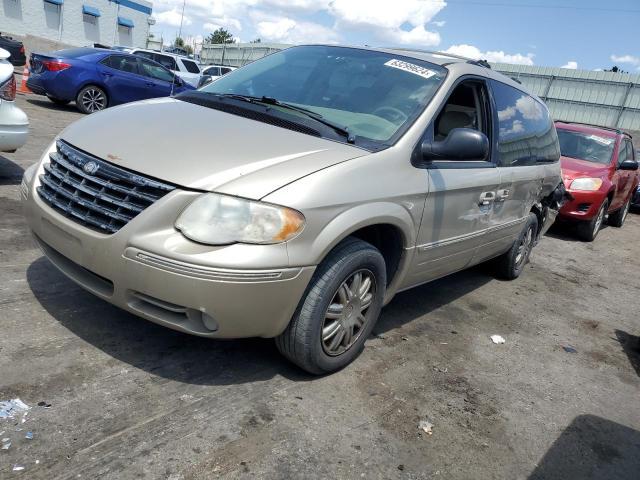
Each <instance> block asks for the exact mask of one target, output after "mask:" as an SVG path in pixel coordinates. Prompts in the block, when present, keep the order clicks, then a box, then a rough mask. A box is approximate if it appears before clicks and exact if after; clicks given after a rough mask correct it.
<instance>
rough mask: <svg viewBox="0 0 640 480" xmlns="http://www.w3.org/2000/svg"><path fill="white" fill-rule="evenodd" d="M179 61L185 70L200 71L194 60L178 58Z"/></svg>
mask: <svg viewBox="0 0 640 480" xmlns="http://www.w3.org/2000/svg"><path fill="white" fill-rule="evenodd" d="M180 61H181V62H182V64H183V65H184V68H186V69H187V72H189V73H200V69H199V68H198V65H196V63H195V62H192V61H190V60H180Z"/></svg>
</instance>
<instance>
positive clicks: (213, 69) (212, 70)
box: [205, 67, 220, 77]
mask: <svg viewBox="0 0 640 480" xmlns="http://www.w3.org/2000/svg"><path fill="white" fill-rule="evenodd" d="M205 73H206V74H207V75H211V76H214V77H219V76H220V68H219V67H209V68H207V69H206V70H205Z"/></svg>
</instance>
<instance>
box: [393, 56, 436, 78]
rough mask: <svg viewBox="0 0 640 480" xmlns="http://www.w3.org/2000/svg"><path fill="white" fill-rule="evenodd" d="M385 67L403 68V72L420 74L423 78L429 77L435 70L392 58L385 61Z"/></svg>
mask: <svg viewBox="0 0 640 480" xmlns="http://www.w3.org/2000/svg"><path fill="white" fill-rule="evenodd" d="M385 65H386V66H387V67H393V68H397V69H398V70H403V71H405V72H409V73H413V74H415V75H420V76H421V77H423V78H431V77H433V76H434V75H435V74H436V72H434V71H433V70H429V69H428V68H425V67H421V66H420V65H415V64H413V63H409V62H403V61H402V60H398V59H396V58H394V59H393V60H389V61H388V62H387V63H385Z"/></svg>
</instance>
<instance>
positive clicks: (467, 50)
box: [445, 44, 535, 65]
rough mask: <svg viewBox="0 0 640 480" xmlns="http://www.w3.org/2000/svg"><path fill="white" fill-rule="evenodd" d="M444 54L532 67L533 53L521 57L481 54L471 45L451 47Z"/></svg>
mask: <svg viewBox="0 0 640 480" xmlns="http://www.w3.org/2000/svg"><path fill="white" fill-rule="evenodd" d="M445 53H452V54H454V55H462V56H463V57H468V58H473V59H475V60H488V61H489V62H499V63H516V64H519V65H533V57H534V56H535V55H534V54H533V53H527V54H526V55H523V54H521V53H505V52H503V51H502V50H500V51H487V52H482V51H481V50H480V49H479V48H478V47H474V46H473V45H466V44H461V45H453V46H451V47H449V48H448V49H446V50H445Z"/></svg>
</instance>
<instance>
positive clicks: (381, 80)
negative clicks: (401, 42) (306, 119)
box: [200, 46, 446, 143]
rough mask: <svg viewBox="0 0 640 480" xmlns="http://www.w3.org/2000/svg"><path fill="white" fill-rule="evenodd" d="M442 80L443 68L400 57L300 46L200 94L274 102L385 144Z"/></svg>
mask: <svg viewBox="0 0 640 480" xmlns="http://www.w3.org/2000/svg"><path fill="white" fill-rule="evenodd" d="M445 76H446V70H445V69H444V68H443V67H440V66H438V65H434V64H432V63H429V62H424V61H420V60H416V59H413V58H407V57H403V56H401V55H392V54H388V53H382V52H375V51H369V50H361V49H355V48H345V47H329V46H301V47H292V48H289V49H287V50H283V51H281V52H278V53H275V54H273V55H269V56H267V57H265V58H263V59H261V60H258V61H256V62H254V63H251V64H249V65H246V66H245V67H243V68H241V69H238V70H234V71H233V72H231V73H229V74H228V75H226V76H224V77H221V78H220V79H218V80H216V81H215V82H214V83H211V84H209V85H207V86H206V87H203V88H202V89H201V90H200V91H201V92H207V93H216V94H236V95H250V96H252V97H258V98H260V97H269V98H273V99H277V100H278V101H279V102H281V103H289V104H292V105H295V106H297V107H302V108H304V109H307V110H311V111H312V112H313V113H315V114H319V115H321V116H322V118H323V119H325V120H327V121H329V122H332V123H335V124H337V125H341V126H343V127H346V128H347V129H348V130H349V132H350V133H351V134H352V135H355V137H356V138H358V137H364V138H365V139H368V140H371V141H374V142H377V143H388V142H391V141H393V140H394V138H393V137H394V136H399V135H400V134H401V133H403V132H404V130H406V128H408V127H409V126H410V125H411V123H413V121H414V120H415V119H416V117H417V116H418V115H419V114H420V112H422V110H423V109H424V107H425V106H426V105H427V104H428V103H429V101H430V100H431V98H432V97H433V95H434V94H435V92H436V90H437V89H438V87H439V86H440V84H441V83H442V81H443V79H444V78H445ZM273 108H278V107H277V106H274V107H273ZM282 111H285V110H284V109H282ZM286 113H288V114H290V115H298V116H303V113H301V112H293V111H291V110H287V111H286ZM356 143H357V142H356Z"/></svg>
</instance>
